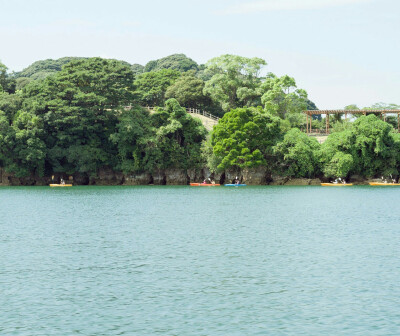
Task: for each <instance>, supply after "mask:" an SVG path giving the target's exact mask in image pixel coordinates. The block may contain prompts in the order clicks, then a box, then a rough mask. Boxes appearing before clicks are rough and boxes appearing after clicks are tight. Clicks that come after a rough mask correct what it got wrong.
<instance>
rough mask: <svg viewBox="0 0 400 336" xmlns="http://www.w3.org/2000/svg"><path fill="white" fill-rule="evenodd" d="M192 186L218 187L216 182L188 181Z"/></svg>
mask: <svg viewBox="0 0 400 336" xmlns="http://www.w3.org/2000/svg"><path fill="white" fill-rule="evenodd" d="M190 185H191V186H192V187H218V186H220V184H218V183H190Z"/></svg>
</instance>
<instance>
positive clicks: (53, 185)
mask: <svg viewBox="0 0 400 336" xmlns="http://www.w3.org/2000/svg"><path fill="white" fill-rule="evenodd" d="M50 187H53V188H54V187H72V184H50Z"/></svg>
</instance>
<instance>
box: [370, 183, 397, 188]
mask: <svg viewBox="0 0 400 336" xmlns="http://www.w3.org/2000/svg"><path fill="white" fill-rule="evenodd" d="M369 185H372V186H385V187H389V186H391V187H393V186H400V183H384V182H369Z"/></svg>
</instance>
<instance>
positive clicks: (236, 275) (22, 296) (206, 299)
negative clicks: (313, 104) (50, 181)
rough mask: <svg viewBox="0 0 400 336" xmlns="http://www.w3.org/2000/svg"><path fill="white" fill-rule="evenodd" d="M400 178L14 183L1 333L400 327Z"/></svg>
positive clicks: (387, 331) (4, 252)
mask: <svg viewBox="0 0 400 336" xmlns="http://www.w3.org/2000/svg"><path fill="white" fill-rule="evenodd" d="M399 201H400V189H398V188H387V187H381V188H380V187H346V188H324V187H268V186H266V187H244V188H227V187H215V188H196V187H186V186H185V187H167V186H161V187H157V186H148V187H73V188H62V189H61V188H60V189H51V188H46V187H28V188H25V187H14V188H0V335H6V336H11V335H27V336H28V335H29V336H31V335H34V336H39V335H46V336H49V335H60V336H61V335H63V336H68V335H85V336H86V335H93V336H94V335H96V336H97V335H141V336H142V335H144V336H146V335H182V336H183V335H185V336H191V335H229V336H232V335H238V336H239V335H240V336H243V335H318V336H320V335H400V285H399V283H400V243H399V242H400V239H399V238H400V220H399V208H398V207H397V206H398V204H399Z"/></svg>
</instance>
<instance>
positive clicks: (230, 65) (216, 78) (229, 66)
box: [204, 55, 267, 111]
mask: <svg viewBox="0 0 400 336" xmlns="http://www.w3.org/2000/svg"><path fill="white" fill-rule="evenodd" d="M266 64H267V63H266V62H265V61H264V60H263V59H261V58H257V57H254V58H247V57H241V56H236V55H222V56H220V57H216V58H213V59H211V60H209V61H208V62H207V63H206V71H205V72H206V73H208V74H210V75H211V76H212V77H211V79H210V80H208V81H207V82H206V85H205V87H204V93H205V94H209V95H210V96H211V98H212V99H213V100H214V101H218V102H220V104H221V106H222V108H223V109H224V110H225V111H229V110H230V109H233V108H236V107H244V106H254V105H259V99H260V95H259V92H258V90H257V89H258V87H259V85H260V83H261V79H260V71H261V69H262V67H263V66H265V65H266Z"/></svg>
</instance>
